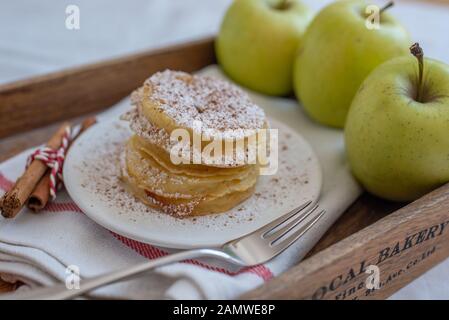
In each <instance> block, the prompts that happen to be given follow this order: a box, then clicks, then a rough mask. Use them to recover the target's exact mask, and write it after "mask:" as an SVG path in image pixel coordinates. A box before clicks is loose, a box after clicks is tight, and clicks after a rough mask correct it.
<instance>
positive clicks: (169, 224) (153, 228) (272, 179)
mask: <svg viewBox="0 0 449 320" xmlns="http://www.w3.org/2000/svg"><path fill="white" fill-rule="evenodd" d="M270 124H271V127H272V128H278V129H279V168H278V171H277V173H276V174H275V175H272V176H261V177H260V179H259V181H258V184H257V186H256V192H255V194H254V195H253V196H252V197H251V198H250V199H248V200H246V201H245V202H243V203H242V204H240V205H239V206H237V207H236V208H234V209H232V210H230V211H228V212H226V213H222V214H218V215H208V216H201V217H196V218H185V219H178V218H174V217H171V216H168V215H166V214H163V213H160V212H159V211H157V210H155V209H152V208H148V207H147V206H145V205H143V204H142V203H140V202H139V201H138V200H136V199H135V198H134V197H133V196H132V195H130V194H128V193H127V192H126V191H124V190H123V188H122V185H121V182H120V180H119V160H118V157H119V154H120V151H121V150H122V148H123V146H124V143H125V141H126V140H127V138H129V136H130V135H131V132H130V130H129V129H128V124H127V123H126V122H122V121H120V120H114V121H109V122H102V123H100V124H97V125H95V126H93V127H91V128H90V129H89V130H87V131H86V132H85V133H84V134H83V135H82V136H81V137H80V138H79V139H77V140H76V142H75V143H74V144H73V145H72V147H71V148H70V151H69V153H68V155H67V159H66V161H65V165H64V180H65V186H66V188H67V191H68V193H69V194H70V196H71V197H72V199H73V200H74V201H75V202H76V204H77V205H78V206H79V207H80V208H81V209H82V210H83V211H84V212H85V213H86V215H87V216H89V217H90V218H91V219H92V220H94V221H96V222H97V223H98V224H100V225H102V226H103V227H105V228H107V229H109V230H111V231H113V232H115V233H118V234H120V235H123V236H125V237H128V238H131V239H134V240H138V241H141V242H146V243H150V244H153V245H157V246H161V247H167V248H198V247H217V246H220V245H222V244H223V243H225V242H227V241H229V240H232V239H235V238H238V237H241V236H243V235H245V234H247V233H249V232H252V231H254V230H256V229H257V228H259V227H261V226H263V225H265V224H267V223H268V222H270V221H272V220H273V219H275V218H277V217H279V216H280V215H282V214H285V213H287V212H288V211H290V210H291V209H293V208H295V207H297V206H299V205H301V204H303V203H305V202H306V201H309V200H312V201H314V202H315V201H316V200H317V199H318V197H319V194H320V189H321V183H322V181H321V180H322V176H321V168H320V165H319V162H318V159H317V157H316V156H315V154H314V152H313V150H312V148H311V147H310V145H309V144H308V143H307V142H306V141H305V140H304V139H303V138H302V137H301V136H300V135H298V134H297V133H296V132H295V131H293V130H292V129H290V128H288V127H287V126H286V125H284V124H282V123H280V122H278V121H274V120H270Z"/></svg>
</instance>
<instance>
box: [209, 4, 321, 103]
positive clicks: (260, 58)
mask: <svg viewBox="0 0 449 320" xmlns="http://www.w3.org/2000/svg"><path fill="white" fill-rule="evenodd" d="M311 19H312V14H311V12H310V11H309V10H308V8H307V7H306V6H305V5H304V4H303V3H302V2H301V1H300V0H277V1H276V0H274V1H270V0H235V1H234V2H233V3H232V5H231V6H230V7H229V9H228V11H227V13H226V15H225V17H224V20H223V22H222V25H221V29H220V32H219V34H218V37H217V40H216V44H215V49H216V55H217V59H218V62H219V63H220V65H221V67H222V68H223V70H224V71H225V73H227V74H228V76H229V77H231V78H232V79H233V80H234V81H236V82H237V83H239V84H241V85H243V86H246V87H248V88H250V89H252V90H255V91H259V92H262V93H265V94H270V95H286V94H288V93H290V92H292V73H293V71H292V70H293V63H294V60H295V56H296V51H297V48H298V45H299V43H300V42H301V38H302V36H303V34H304V32H305V30H306V27H307V25H308V24H309V22H310V21H311Z"/></svg>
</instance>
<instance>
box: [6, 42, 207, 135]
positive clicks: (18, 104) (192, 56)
mask: <svg viewBox="0 0 449 320" xmlns="http://www.w3.org/2000/svg"><path fill="white" fill-rule="evenodd" d="M185 61H188V62H189V63H185ZM214 61H215V55H214V50H213V40H212V39H206V40H201V41H197V42H193V43H189V44H187V45H185V44H183V45H178V46H173V47H170V48H165V49H163V50H152V51H148V52H142V53H138V54H134V55H130V56H126V57H123V58H118V59H113V60H109V61H106V62H100V63H95V64H91V65H87V66H82V67H78V68H73V69H68V70H64V71H60V72H55V73H51V74H48V75H44V76H39V77H34V78H30V79H28V80H22V81H16V82H13V83H10V84H7V85H3V86H1V87H0V138H2V137H6V136H9V135H11V134H14V133H19V132H24V131H28V130H31V129H34V128H37V127H41V126H44V125H48V124H52V123H54V122H55V121H59V120H62V119H67V118H71V117H75V116H79V115H82V114H85V113H87V112H93V111H97V110H100V109H102V108H105V107H108V106H111V105H113V104H114V103H116V102H118V101H119V100H120V99H121V98H123V97H124V96H127V95H128V94H129V93H130V92H131V91H132V90H134V89H135V88H137V87H138V86H140V85H141V84H142V82H143V81H144V80H145V79H146V78H147V77H148V75H149V74H152V73H154V72H156V71H160V70H163V69H166V68H171V69H176V70H184V71H188V72H190V71H194V70H198V69H200V68H201V67H203V66H205V65H208V64H212V63H214ZM80 97H82V98H80Z"/></svg>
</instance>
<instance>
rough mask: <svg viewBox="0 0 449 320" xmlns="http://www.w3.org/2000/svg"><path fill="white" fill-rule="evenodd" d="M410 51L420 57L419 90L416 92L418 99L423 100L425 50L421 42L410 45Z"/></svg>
mask: <svg viewBox="0 0 449 320" xmlns="http://www.w3.org/2000/svg"><path fill="white" fill-rule="evenodd" d="M410 53H411V54H412V55H414V56H415V57H416V59H418V65H419V76H418V92H417V94H416V101H418V102H422V101H421V99H422V91H423V81H422V79H423V71H424V51H423V49H422V48H421V47H420V46H419V43H417V42H416V43H414V44H413V45H412V46H411V47H410Z"/></svg>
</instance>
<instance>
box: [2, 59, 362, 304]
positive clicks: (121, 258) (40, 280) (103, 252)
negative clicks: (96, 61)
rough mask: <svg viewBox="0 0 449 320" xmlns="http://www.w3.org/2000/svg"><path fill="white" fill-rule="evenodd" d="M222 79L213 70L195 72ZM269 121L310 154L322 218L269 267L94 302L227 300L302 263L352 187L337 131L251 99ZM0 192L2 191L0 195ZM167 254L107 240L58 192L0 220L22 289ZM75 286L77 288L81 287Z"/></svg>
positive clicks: (200, 267) (185, 268)
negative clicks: (302, 142)
mask: <svg viewBox="0 0 449 320" xmlns="http://www.w3.org/2000/svg"><path fill="white" fill-rule="evenodd" d="M202 73H206V74H209V75H212V76H217V77H223V75H222V74H221V72H220V70H219V69H218V67H216V66H211V67H208V68H206V69H205V70H203V71H202ZM251 96H252V98H253V99H254V101H255V102H256V103H258V104H259V105H260V106H261V107H263V108H264V109H265V111H266V112H267V114H268V115H269V116H271V117H274V118H277V119H279V120H281V121H284V122H285V123H287V124H288V125H290V126H291V127H292V128H294V129H295V130H297V131H298V132H300V133H301V134H302V135H303V136H304V137H305V138H306V139H307V140H308V141H309V142H310V144H311V145H312V146H313V148H314V150H315V151H316V153H317V155H318V157H319V159H320V162H321V165H322V168H323V176H324V185H323V189H322V195H321V199H320V201H319V202H320V205H321V206H322V207H323V208H325V209H326V210H327V213H326V215H325V216H324V217H323V218H322V219H321V220H320V221H319V223H317V225H315V227H314V228H312V229H311V231H310V232H308V233H307V234H306V235H305V236H304V237H303V238H301V239H300V240H299V241H298V242H297V243H295V244H294V245H293V246H291V247H290V248H289V249H288V250H287V251H285V252H284V253H282V254H281V255H280V256H278V257H277V258H275V259H273V260H272V261H270V262H268V263H266V264H264V265H262V266H258V267H254V268H246V269H242V270H236V269H235V268H232V267H231V266H227V265H223V264H222V263H220V262H218V261H211V260H201V261H195V262H194V263H177V264H173V265H170V266H166V267H161V268H159V269H158V270H157V271H155V272H153V273H148V274H147V275H145V276H142V277H140V278H139V279H134V280H130V281H126V282H123V283H119V284H115V285H111V286H108V287H105V288H102V289H99V290H97V291H95V292H94V294H95V295H97V296H103V297H121V298H175V299H180V298H184V299H199V298H208V299H230V298H236V297H238V296H239V295H241V294H242V293H244V292H245V291H247V290H250V289H252V288H255V287H257V286H259V285H261V284H262V283H263V282H264V281H267V280H268V279H270V278H271V277H273V276H276V275H279V274H280V273H281V272H284V271H285V270H287V269H288V268H290V267H291V266H292V265H294V264H296V263H297V262H298V261H300V260H301V259H302V257H304V255H305V254H306V253H307V252H308V251H309V250H310V249H311V248H312V246H313V245H314V244H315V243H316V242H317V241H318V240H319V239H320V237H321V236H322V235H323V233H324V232H325V231H326V230H327V229H328V228H329V226H331V225H332V223H334V221H335V220H336V219H337V218H338V217H339V215H340V214H341V213H342V212H343V211H344V210H345V209H346V208H347V207H348V206H349V205H350V204H351V203H352V202H353V201H354V200H355V199H356V197H357V196H358V195H359V193H360V191H361V190H360V187H359V186H358V185H357V183H356V182H355V181H354V179H353V178H352V176H351V174H350V172H349V169H348V166H347V164H346V161H345V157H344V146H343V137H342V132H341V131H339V130H335V129H329V128H325V127H322V126H319V125H317V124H315V123H313V122H312V121H311V120H309V119H308V118H307V116H306V115H305V114H304V113H303V111H302V110H301V108H300V107H299V106H298V104H297V103H296V102H295V101H294V100H291V99H284V98H271V97H266V96H261V95H258V94H254V93H251ZM128 108H129V101H128V99H125V100H124V101H122V102H121V103H119V104H118V105H116V106H114V107H112V108H111V109H110V110H108V111H106V112H104V113H103V114H102V115H100V116H99V119H100V121H101V120H104V119H106V118H111V117H117V116H118V115H119V114H121V113H123V112H124V111H125V110H126V109H128ZM28 154H30V150H28V151H25V152H23V153H21V154H20V155H18V156H16V157H14V158H12V159H10V160H8V161H6V162H4V163H2V164H1V165H0V189H3V190H5V189H8V188H9V187H10V186H11V184H12V181H14V180H15V179H16V178H17V177H18V176H19V175H20V174H21V173H22V171H23V168H24V166H25V161H26V157H27V155H28ZM0 192H2V193H3V191H0ZM167 252H170V250H167V249H160V248H155V247H153V246H151V245H148V244H142V243H139V242H137V241H133V240H129V239H126V238H124V237H121V236H119V235H116V234H112V233H111V232H109V231H108V230H106V229H104V228H103V227H101V226H99V225H97V224H96V223H94V222H93V221H91V220H90V219H89V218H87V216H85V215H84V214H83V213H81V212H80V210H79V209H78V208H77V206H76V205H75V204H74V203H73V202H72V201H71V199H70V198H69V196H68V195H67V193H66V192H65V191H61V192H60V193H59V194H58V198H57V199H56V201H55V202H54V203H51V204H50V205H49V206H48V207H47V208H46V209H45V210H44V211H43V212H41V213H40V214H38V215H36V214H33V213H31V212H30V211H29V210H28V209H24V210H23V211H22V212H21V213H20V214H19V215H18V216H17V217H16V218H15V219H12V220H6V219H3V218H2V219H1V220H0V273H2V274H7V276H6V277H5V276H4V277H3V278H4V279H5V280H15V279H20V280H22V281H24V282H25V283H26V284H28V285H29V287H34V286H37V285H51V284H54V283H56V282H58V281H65V279H66V277H67V275H68V274H67V273H66V268H67V267H68V266H71V265H74V266H76V267H77V268H79V271H80V275H81V278H82V277H91V276H95V275H99V274H103V273H105V272H108V271H112V270H114V269H118V268H124V267H126V266H131V265H134V264H136V263H139V262H142V261H145V259H152V258H155V257H158V256H161V255H163V254H166V253H167ZM81 283H82V282H81Z"/></svg>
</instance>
